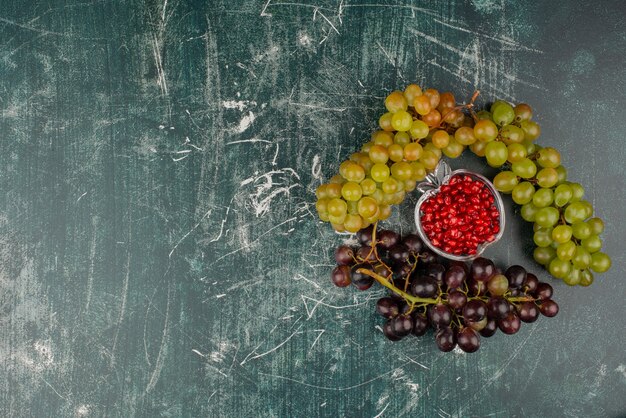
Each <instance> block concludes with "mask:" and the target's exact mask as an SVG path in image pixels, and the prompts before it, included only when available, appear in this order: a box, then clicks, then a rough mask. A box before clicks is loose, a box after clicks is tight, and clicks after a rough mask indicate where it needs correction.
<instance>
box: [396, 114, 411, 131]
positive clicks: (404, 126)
mask: <svg viewBox="0 0 626 418" xmlns="http://www.w3.org/2000/svg"><path fill="white" fill-rule="evenodd" d="M391 126H393V129H395V130H396V131H402V132H405V131H408V130H410V129H411V128H412V126H413V117H412V116H411V114H410V113H409V112H407V111H405V110H399V111H397V112H396V113H394V114H393V116H392V117H391Z"/></svg>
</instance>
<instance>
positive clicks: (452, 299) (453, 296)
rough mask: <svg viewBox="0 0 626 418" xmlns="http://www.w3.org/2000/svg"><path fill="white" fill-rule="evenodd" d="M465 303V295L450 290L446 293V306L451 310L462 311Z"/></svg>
mask: <svg viewBox="0 0 626 418" xmlns="http://www.w3.org/2000/svg"><path fill="white" fill-rule="evenodd" d="M466 303H467V296H466V295H465V293H463V292H461V291H458V290H452V291H450V292H448V305H450V307H451V308H452V309H454V310H456V311H460V310H461V309H463V307H464V306H465V304H466Z"/></svg>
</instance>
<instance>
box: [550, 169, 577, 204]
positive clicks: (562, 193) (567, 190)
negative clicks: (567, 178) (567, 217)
mask: <svg viewBox="0 0 626 418" xmlns="http://www.w3.org/2000/svg"><path fill="white" fill-rule="evenodd" d="M544 170H548V169H547V168H544ZM572 196H573V193H572V188H571V187H570V186H568V185H567V184H559V185H558V186H557V187H556V189H554V204H555V205H557V206H558V207H560V208H561V207H563V206H565V205H567V204H568V203H569V202H570V200H571V199H572Z"/></svg>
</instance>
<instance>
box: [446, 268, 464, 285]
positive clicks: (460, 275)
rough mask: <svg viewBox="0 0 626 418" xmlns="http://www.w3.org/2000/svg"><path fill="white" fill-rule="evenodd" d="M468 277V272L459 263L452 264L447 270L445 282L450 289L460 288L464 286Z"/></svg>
mask: <svg viewBox="0 0 626 418" xmlns="http://www.w3.org/2000/svg"><path fill="white" fill-rule="evenodd" d="M466 278H467V272H466V271H465V269H464V268H463V267H461V266H459V265H455V266H451V267H449V268H448V271H446V274H445V276H444V282H445V283H446V286H448V289H458V288H459V287H461V286H463V282H464V281H465V279H466Z"/></svg>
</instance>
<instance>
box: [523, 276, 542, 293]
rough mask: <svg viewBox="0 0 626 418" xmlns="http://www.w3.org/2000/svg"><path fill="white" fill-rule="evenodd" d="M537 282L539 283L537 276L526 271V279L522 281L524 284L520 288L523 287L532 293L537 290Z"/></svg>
mask: <svg viewBox="0 0 626 418" xmlns="http://www.w3.org/2000/svg"><path fill="white" fill-rule="evenodd" d="M538 284H539V279H537V276H535V275H534V274H532V273H526V281H525V282H524V285H523V286H522V288H523V289H524V291H525V292H526V293H528V294H531V295H532V294H534V293H535V291H536V290H537V285H538Z"/></svg>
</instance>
